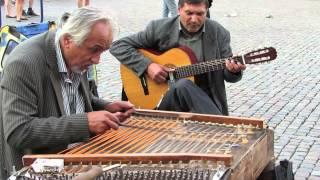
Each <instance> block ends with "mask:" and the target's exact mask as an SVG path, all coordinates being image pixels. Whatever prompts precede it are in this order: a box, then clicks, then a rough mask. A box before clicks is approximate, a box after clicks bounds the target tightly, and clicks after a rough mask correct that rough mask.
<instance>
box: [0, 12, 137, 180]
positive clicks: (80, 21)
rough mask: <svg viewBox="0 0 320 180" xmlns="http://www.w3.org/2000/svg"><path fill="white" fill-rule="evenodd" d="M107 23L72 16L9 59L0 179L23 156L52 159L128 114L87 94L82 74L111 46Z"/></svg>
mask: <svg viewBox="0 0 320 180" xmlns="http://www.w3.org/2000/svg"><path fill="white" fill-rule="evenodd" d="M113 29H114V26H113V23H112V21H111V19H110V17H108V16H107V15H105V13H103V12H102V11H100V10H98V9H95V8H90V7H84V8H80V9H77V10H75V11H74V12H73V13H72V14H71V16H70V18H69V20H68V21H67V22H66V23H65V24H64V26H63V27H62V28H61V29H58V30H57V31H49V32H46V33H44V34H41V35H38V36H36V37H34V38H31V39H29V40H27V41H25V42H23V43H21V44H20V45H19V46H17V47H16V48H15V49H14V51H13V52H12V53H11V54H10V56H9V57H8V60H7V64H6V66H5V68H4V71H3V77H2V80H1V92H0V98H1V108H0V111H1V112H0V114H1V119H0V133H1V139H0V140H1V141H0V142H1V144H0V150H1V151H0V152H1V153H2V154H1V156H0V158H1V159H0V169H1V179H4V178H6V177H7V176H8V175H9V174H10V171H12V169H13V166H15V168H16V169H20V168H21V167H22V159H21V158H22V156H23V155H25V154H33V153H37V154H41V153H56V152H58V151H61V150H63V149H65V148H67V147H68V145H69V144H72V143H75V142H81V141H85V140H87V139H88V138H90V137H91V136H93V135H95V134H100V133H103V132H104V131H105V130H108V129H110V128H112V129H117V128H118V126H119V122H121V121H123V120H125V119H126V118H128V117H129V116H130V115H131V114H132V113H133V112H134V108H133V105H132V104H130V103H128V102H124V101H118V102H108V101H105V100H102V99H98V98H97V97H94V96H92V95H91V94H90V93H89V86H88V80H87V76H86V70H87V68H88V66H90V65H92V64H97V63H99V61H100V56H101V54H102V53H103V52H104V51H105V50H107V49H109V47H110V44H111V42H112V40H113V32H114V31H113Z"/></svg>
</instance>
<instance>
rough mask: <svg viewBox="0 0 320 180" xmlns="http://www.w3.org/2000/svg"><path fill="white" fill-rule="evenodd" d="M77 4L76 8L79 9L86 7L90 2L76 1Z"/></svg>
mask: <svg viewBox="0 0 320 180" xmlns="http://www.w3.org/2000/svg"><path fill="white" fill-rule="evenodd" d="M77 2H78V8H81V7H83V6H88V5H89V3H90V1H89V0H77Z"/></svg>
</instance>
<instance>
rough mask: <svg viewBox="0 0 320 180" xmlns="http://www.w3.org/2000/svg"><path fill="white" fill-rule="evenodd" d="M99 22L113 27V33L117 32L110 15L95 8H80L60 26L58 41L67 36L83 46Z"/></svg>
mask: <svg viewBox="0 0 320 180" xmlns="http://www.w3.org/2000/svg"><path fill="white" fill-rule="evenodd" d="M98 22H105V23H106V24H108V25H110V26H111V28H112V32H115V31H116V30H115V28H116V24H115V23H114V22H113V20H112V18H111V16H110V15H107V14H106V13H105V12H103V11H101V10H99V9H97V8H93V7H88V6H85V7H82V8H78V9H76V10H75V11H73V12H72V13H71V14H70V15H69V16H68V18H66V21H65V22H64V23H63V25H62V24H60V25H61V26H62V27H61V31H60V34H59V35H58V39H60V38H61V37H63V36H64V35H66V34H67V35H69V36H70V37H71V38H72V40H73V41H74V42H75V43H76V44H77V45H81V44H82V43H83V42H84V41H85V40H86V38H87V37H88V35H89V34H90V31H91V29H92V27H93V26H94V25H95V24H96V23H98Z"/></svg>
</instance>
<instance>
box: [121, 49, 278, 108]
mask: <svg viewBox="0 0 320 180" xmlns="http://www.w3.org/2000/svg"><path fill="white" fill-rule="evenodd" d="M139 51H140V52H141V53H142V54H143V55H144V56H146V57H148V58H149V59H151V60H152V61H153V62H155V63H157V64H161V65H164V66H167V67H169V68H171V69H173V71H172V72H170V73H169V80H168V83H162V84H157V83H156V82H154V81H153V80H151V78H149V77H148V76H147V75H144V76H142V77H139V76H137V74H136V73H134V72H133V71H132V70H131V69H129V68H128V67H126V66H124V65H121V66H120V73H121V79H122V83H123V87H124V91H125V93H126V95H127V97H128V100H129V101H130V102H131V103H133V104H134V105H135V106H136V107H137V108H143V109H154V108H156V107H157V105H158V104H159V103H160V100H161V99H162V97H163V96H164V94H165V93H166V92H167V91H168V88H169V87H170V84H171V83H174V81H175V80H177V79H180V78H189V79H191V80H192V81H194V78H193V76H194V75H198V74H202V73H207V72H211V71H216V70H222V69H224V68H225V61H226V60H228V59H231V58H226V59H215V60H209V61H205V62H200V63H196V61H195V60H196V59H195V55H194V53H193V52H192V51H191V50H190V49H189V48H186V47H178V48H172V49H170V50H168V51H166V52H164V53H158V52H156V51H152V50H146V49H139ZM276 57H277V52H276V50H275V48H273V47H268V48H263V49H258V50H254V51H251V52H249V53H246V54H244V55H240V56H233V57H232V59H234V60H236V61H238V62H240V63H242V64H257V63H263V62H267V61H271V60H274V59H275V58H276Z"/></svg>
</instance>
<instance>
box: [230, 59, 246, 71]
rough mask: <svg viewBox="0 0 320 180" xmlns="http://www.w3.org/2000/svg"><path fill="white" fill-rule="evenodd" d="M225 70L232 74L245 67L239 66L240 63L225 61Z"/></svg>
mask: <svg viewBox="0 0 320 180" xmlns="http://www.w3.org/2000/svg"><path fill="white" fill-rule="evenodd" d="M226 68H227V70H228V71H230V72H232V73H238V72H240V71H242V70H245V69H246V65H244V64H241V63H240V62H236V61H234V60H233V59H232V60H227V61H226Z"/></svg>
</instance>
